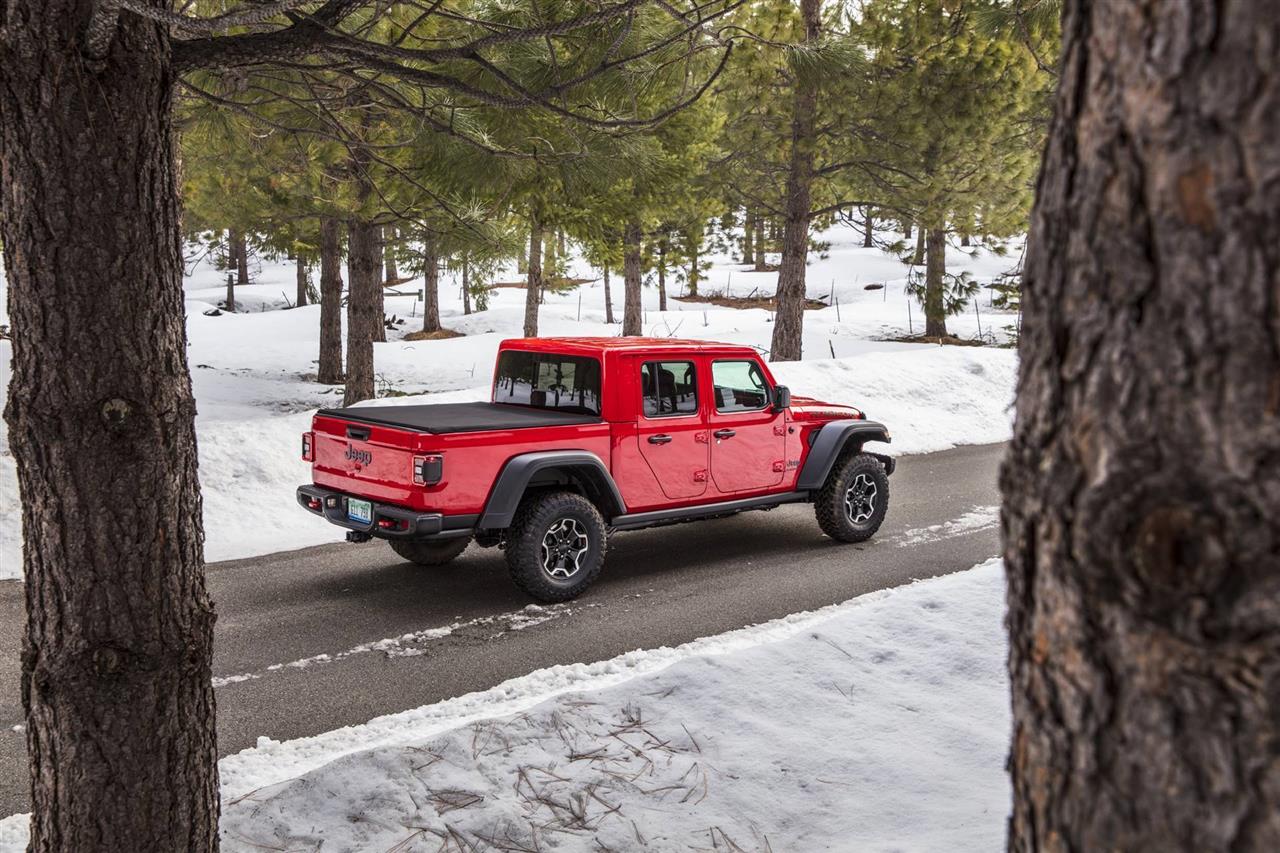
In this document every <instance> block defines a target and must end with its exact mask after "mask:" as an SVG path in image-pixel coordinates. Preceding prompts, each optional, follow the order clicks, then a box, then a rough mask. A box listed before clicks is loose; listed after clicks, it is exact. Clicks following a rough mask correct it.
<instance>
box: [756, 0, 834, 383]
mask: <svg viewBox="0 0 1280 853" xmlns="http://www.w3.org/2000/svg"><path fill="white" fill-rule="evenodd" d="M821 7H822V2H821V0H800V17H801V18H802V19H803V20H804V41H805V43H806V44H812V43H815V42H817V41H818V40H819V39H820V38H821V37H822V17H821ZM792 85H793V87H794V89H795V92H794V98H793V105H792V114H791V155H790V163H789V164H788V167H787V197H786V221H785V223H784V225H783V230H782V265H781V266H780V267H779V269H778V287H777V303H778V310H777V313H776V314H775V315H774V320H773V340H772V343H770V345H769V358H770V360H772V361H799V359H800V349H801V336H802V333H803V327H804V303H805V287H804V282H805V265H806V263H807V262H808V257H809V221H810V219H811V218H812V213H811V212H810V209H809V203H810V191H811V189H812V185H813V149H814V142H815V138H816V135H817V131H816V120H817V114H818V84H817V81H816V80H815V79H814V77H813V75H812V74H811V73H810V74H797V75H796V79H795V82H794V83H793V84H792Z"/></svg>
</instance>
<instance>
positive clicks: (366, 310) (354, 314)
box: [342, 219, 383, 406]
mask: <svg viewBox="0 0 1280 853" xmlns="http://www.w3.org/2000/svg"><path fill="white" fill-rule="evenodd" d="M378 243H379V240H378V226H377V225H371V224H369V223H368V222H363V221H361V220H358V219H353V220H351V221H350V222H348V223H347V279H348V281H350V283H351V285H350V288H349V290H348V293H347V386H346V391H345V393H344V394H343V395H342V405H344V406H350V405H351V404H352V403H358V402H360V401H361V400H372V399H373V397H374V393H375V392H374V383H373V343H374V341H376V340H377V339H378V336H379V333H380V331H381V330H382V328H383V327H382V308H381V302H382V258H380V257H379V256H378V255H379V253H378Z"/></svg>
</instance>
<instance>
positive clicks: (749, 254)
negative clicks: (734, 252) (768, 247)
mask: <svg viewBox="0 0 1280 853" xmlns="http://www.w3.org/2000/svg"><path fill="white" fill-rule="evenodd" d="M755 227H756V218H755V214H753V213H751V212H750V211H748V212H747V214H746V216H745V217H744V219H743V221H742V262H743V263H744V264H752V265H754V264H755V262H756V248H755V241H754V240H753V239H752V238H753V237H754V236H755V233H754V232H755Z"/></svg>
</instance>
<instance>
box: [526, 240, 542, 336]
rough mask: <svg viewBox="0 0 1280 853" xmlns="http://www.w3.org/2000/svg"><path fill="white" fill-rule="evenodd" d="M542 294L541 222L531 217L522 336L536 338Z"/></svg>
mask: <svg viewBox="0 0 1280 853" xmlns="http://www.w3.org/2000/svg"><path fill="white" fill-rule="evenodd" d="M541 294H542V222H540V221H539V220H538V217H537V216H536V215H535V216H531V217H530V221H529V278H528V280H527V281H526V282H525V293H524V336H525V337H526V338H536V337H537V336H538V300H539V298H540V296H541Z"/></svg>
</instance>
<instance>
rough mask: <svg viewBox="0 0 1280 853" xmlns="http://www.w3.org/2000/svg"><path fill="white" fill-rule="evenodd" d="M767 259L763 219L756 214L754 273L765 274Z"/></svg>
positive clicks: (767, 264)
mask: <svg viewBox="0 0 1280 853" xmlns="http://www.w3.org/2000/svg"><path fill="white" fill-rule="evenodd" d="M768 266H769V259H768V257H766V256H765V240H764V217H763V216H760V215H759V214H756V272H765V271H766V270H767V268H768Z"/></svg>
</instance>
